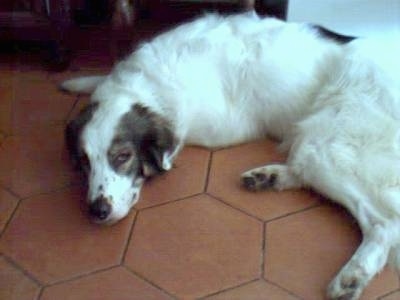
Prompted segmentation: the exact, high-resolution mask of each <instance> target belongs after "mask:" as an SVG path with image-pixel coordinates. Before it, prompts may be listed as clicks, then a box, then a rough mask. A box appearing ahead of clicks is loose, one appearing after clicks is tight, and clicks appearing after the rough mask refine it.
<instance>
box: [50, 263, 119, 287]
mask: <svg viewBox="0 0 400 300" xmlns="http://www.w3.org/2000/svg"><path fill="white" fill-rule="evenodd" d="M119 266H120V265H118V264H115V265H112V266H108V267H104V268H100V269H97V270H92V271H88V272H84V273H81V274H78V275H75V276H72V277H68V278H64V279H60V280H56V281H52V282H50V283H48V284H45V285H44V287H45V288H48V287H52V286H55V285H59V284H63V283H68V282H72V281H75V280H78V279H81V278H84V277H88V276H92V275H95V274H98V273H101V272H106V271H109V270H112V269H115V268H118V267H119Z"/></svg>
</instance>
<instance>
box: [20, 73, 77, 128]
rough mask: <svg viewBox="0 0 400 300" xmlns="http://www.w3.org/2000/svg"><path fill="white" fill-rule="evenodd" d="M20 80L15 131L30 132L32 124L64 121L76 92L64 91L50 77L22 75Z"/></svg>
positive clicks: (61, 123) (35, 126)
mask: <svg viewBox="0 0 400 300" xmlns="http://www.w3.org/2000/svg"><path fill="white" fill-rule="evenodd" d="M17 82H18V84H17V86H16V87H15V92H14V102H13V120H12V122H13V124H12V127H13V129H12V130H13V133H14V134H29V132H30V131H31V130H32V128H47V127H49V126H54V125H63V123H64V121H65V119H66V117H67V115H68V113H69V111H70V110H71V108H72V105H73V104H74V101H75V99H76V96H73V95H69V94H66V93H61V92H60V91H59V90H58V87H57V85H56V84H54V83H53V82H51V81H49V80H48V79H46V78H45V79H43V80H27V79H21V78H19V79H18V80H17ZM18 86H23V87H24V88H18Z"/></svg>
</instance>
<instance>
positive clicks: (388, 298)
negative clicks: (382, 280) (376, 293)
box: [379, 292, 400, 300]
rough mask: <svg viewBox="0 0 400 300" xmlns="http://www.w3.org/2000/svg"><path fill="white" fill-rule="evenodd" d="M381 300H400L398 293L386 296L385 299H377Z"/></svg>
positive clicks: (399, 293)
mask: <svg viewBox="0 0 400 300" xmlns="http://www.w3.org/2000/svg"><path fill="white" fill-rule="evenodd" d="M379 299H381V300H398V299H400V292H396V293H393V294H390V295H387V296H386V297H383V298H379Z"/></svg>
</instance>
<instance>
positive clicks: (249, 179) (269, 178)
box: [241, 169, 278, 191]
mask: <svg viewBox="0 0 400 300" xmlns="http://www.w3.org/2000/svg"><path fill="white" fill-rule="evenodd" d="M277 179H278V174H277V173H269V172H265V171H264V170H262V169H261V170H258V171H256V170H255V171H249V172H246V173H243V174H242V176H241V180H242V184H243V186H244V187H245V188H246V189H248V190H249V191H260V190H265V189H269V188H272V187H274V185H275V183H276V181H277Z"/></svg>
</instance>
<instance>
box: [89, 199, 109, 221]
mask: <svg viewBox="0 0 400 300" xmlns="http://www.w3.org/2000/svg"><path fill="white" fill-rule="evenodd" d="M110 213H111V205H110V203H108V201H107V199H106V198H104V197H103V196H100V197H98V198H97V199H96V200H95V201H94V202H93V203H91V204H90V205H89V214H90V215H91V216H92V217H95V218H96V219H99V220H105V219H106V218H107V217H108V216H109V214H110Z"/></svg>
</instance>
